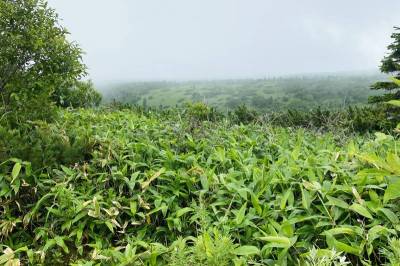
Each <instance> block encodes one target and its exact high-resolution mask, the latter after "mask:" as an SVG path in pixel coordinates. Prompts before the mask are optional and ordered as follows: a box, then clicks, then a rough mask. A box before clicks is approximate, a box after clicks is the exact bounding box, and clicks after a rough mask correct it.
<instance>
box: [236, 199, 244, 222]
mask: <svg viewBox="0 0 400 266" xmlns="http://www.w3.org/2000/svg"><path fill="white" fill-rule="evenodd" d="M246 208H247V202H246V203H245V204H243V206H242V207H241V208H240V210H239V211H238V212H237V213H236V219H235V222H236V224H237V225H239V224H241V223H242V222H243V221H244V218H245V216H246Z"/></svg>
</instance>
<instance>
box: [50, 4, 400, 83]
mask: <svg viewBox="0 0 400 266" xmlns="http://www.w3.org/2000/svg"><path fill="white" fill-rule="evenodd" d="M48 2H49V5H50V6H51V7H53V8H55V10H56V12H57V13H58V14H59V15H60V18H61V22H60V23H61V25H63V26H65V27H66V28H67V29H68V30H69V31H70V33H71V35H70V36H69V38H70V39H71V40H73V41H76V42H77V43H78V44H79V45H80V46H81V47H82V49H83V50H84V51H85V53H86V54H85V55H84V62H85V63H86V64H87V66H88V68H89V78H91V79H92V80H93V81H94V82H95V83H104V82H117V81H118V82H121V81H123V82H126V81H162V80H165V81H190V80H221V79H222V80H223V79H246V78H249V79H263V78H270V77H280V76H296V75H310V74H324V73H328V74H331V73H346V72H364V71H367V72H371V73H373V72H375V71H376V72H377V73H378V67H379V64H380V60H381V59H382V58H383V56H384V55H385V52H386V47H387V45H389V43H390V35H391V33H392V32H393V27H394V26H396V25H399V24H400V23H399V22H400V19H399V18H398V16H396V15H397V14H396V13H398V12H396V10H400V2H398V1H394V0H389V1H385V2H378V1H361V0H356V1H352V2H351V3H348V2H345V1H344V0H340V1H335V2H334V3H333V2H329V3H328V2H327V1H316V0H306V1H302V2H301V3H299V2H296V1H294V0H291V1H289V0H286V1H282V2H279V3H276V2H274V1H261V0H255V1H252V2H251V3H249V2H248V1H243V0H234V1H228V0H221V1H218V2H215V1H211V0H205V1H201V2H196V1H181V0H171V1H168V3H166V2H161V1H155V0H154V1H146V2H141V1H129V2H128V1H124V0H118V1H113V3H112V4H111V3H110V2H109V1H104V0H101V1H94V0H87V1H84V2H83V1H78V0H71V1H60V0H49V1H48Z"/></svg>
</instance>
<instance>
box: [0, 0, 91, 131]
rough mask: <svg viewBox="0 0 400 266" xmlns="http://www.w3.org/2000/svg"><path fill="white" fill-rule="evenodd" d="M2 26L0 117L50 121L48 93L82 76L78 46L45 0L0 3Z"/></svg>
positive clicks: (52, 112)
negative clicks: (71, 40) (69, 38)
mask: <svg viewBox="0 0 400 266" xmlns="http://www.w3.org/2000/svg"><path fill="white" fill-rule="evenodd" d="M0 29H1V38H0V99H1V100H0V105H1V106H2V108H0V110H1V111H2V113H0V115H1V116H2V118H6V119H8V120H9V121H10V124H11V125H13V126H15V127H16V126H18V124H19V123H20V122H25V121H34V120H52V119H53V118H54V115H55V114H56V111H55V105H54V103H53V101H52V96H53V95H54V94H55V92H57V91H65V89H66V88H69V87H71V86H72V85H73V84H75V83H76V81H77V80H79V79H80V78H82V77H83V76H84V75H85V74H86V67H85V65H84V64H83V63H82V62H81V55H82V50H81V49H80V48H79V47H78V46H77V45H76V44H75V43H73V42H70V41H68V40H67V34H68V32H67V30H66V29H65V28H63V27H62V26H60V25H59V20H58V16H57V14H56V13H55V11H54V10H53V9H51V8H49V7H48V6H47V3H46V1H43V0H15V1H14V0H3V1H0Z"/></svg>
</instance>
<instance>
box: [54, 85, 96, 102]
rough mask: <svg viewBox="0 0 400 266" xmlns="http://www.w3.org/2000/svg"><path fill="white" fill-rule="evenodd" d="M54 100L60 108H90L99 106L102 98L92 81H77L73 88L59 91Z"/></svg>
mask: <svg viewBox="0 0 400 266" xmlns="http://www.w3.org/2000/svg"><path fill="white" fill-rule="evenodd" d="M53 98H54V101H55V102H56V104H57V105H58V106H62V107H73V108H81V107H83V108H88V107H95V106H99V105H100V102H101V99H102V96H101V94H100V93H99V92H98V91H96V89H95V88H94V86H93V83H92V82H91V81H77V82H76V83H75V84H74V85H73V86H72V87H71V88H65V89H64V90H59V91H57V93H56V94H54V95H53Z"/></svg>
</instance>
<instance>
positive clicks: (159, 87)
mask: <svg viewBox="0 0 400 266" xmlns="http://www.w3.org/2000/svg"><path fill="white" fill-rule="evenodd" d="M382 79H383V80H385V77H384V76H382V75H379V74H363V75H361V74H358V75H355V74H351V75H350V74H349V75H344V74H343V75H342V74H340V75H335V74H332V75H307V76H301V77H299V76H293V77H284V78H271V79H257V80H219V81H188V82H169V81H168V82H167V81H165V82H163V81H161V82H131V83H119V84H118V83H115V84H113V85H108V87H103V88H100V90H101V92H102V93H103V95H104V102H105V103H107V102H111V101H114V100H115V101H118V102H123V103H130V104H139V105H146V106H154V107H171V106H176V105H181V104H184V103H185V102H190V101H204V102H206V103H208V104H209V105H212V106H215V107H217V108H218V109H220V110H221V111H226V110H228V109H231V108H234V107H236V106H238V105H241V104H246V105H248V106H250V107H253V108H255V109H257V110H259V111H265V112H268V111H277V110H286V109H299V110H306V109H311V108H314V107H317V106H322V107H325V108H330V109H332V108H342V107H346V106H349V105H362V104H366V103H367V101H368V97H369V96H371V95H376V94H377V92H375V91H372V90H370V88H369V87H370V85H371V84H372V83H374V82H375V81H377V80H382Z"/></svg>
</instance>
